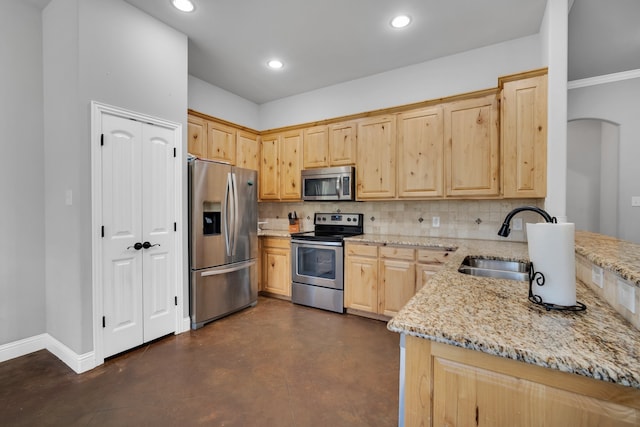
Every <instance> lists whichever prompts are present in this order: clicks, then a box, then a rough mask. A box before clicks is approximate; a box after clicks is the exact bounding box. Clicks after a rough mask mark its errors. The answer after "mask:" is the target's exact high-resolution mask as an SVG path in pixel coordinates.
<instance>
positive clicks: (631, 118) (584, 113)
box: [568, 72, 640, 243]
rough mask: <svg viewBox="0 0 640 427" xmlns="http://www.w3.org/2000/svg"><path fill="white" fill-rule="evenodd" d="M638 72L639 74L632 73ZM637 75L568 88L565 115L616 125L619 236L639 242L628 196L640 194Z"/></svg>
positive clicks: (637, 218)
mask: <svg viewBox="0 0 640 427" xmlns="http://www.w3.org/2000/svg"><path fill="white" fill-rule="evenodd" d="M636 74H638V75H640V72H639V73H636ZM638 94H640V77H636V78H631V79H627V80H622V81H614V82H605V83H602V84H595V85H592V86H585V87H577V88H573V89H571V90H569V97H568V118H569V120H575V119H602V120H606V121H609V122H612V123H617V124H619V130H620V137H619V140H620V141H619V150H620V157H619V165H620V166H619V171H618V173H619V195H620V199H619V205H618V219H619V225H618V230H619V237H620V238H621V239H624V240H628V241H631V242H634V243H640V208H638V207H631V197H632V196H640V169H639V168H638V164H637V163H638V160H639V159H640V104H638Z"/></svg>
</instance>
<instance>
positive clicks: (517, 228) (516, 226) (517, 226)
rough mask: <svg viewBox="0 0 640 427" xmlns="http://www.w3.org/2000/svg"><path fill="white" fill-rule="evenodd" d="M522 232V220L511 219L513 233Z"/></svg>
mask: <svg viewBox="0 0 640 427" xmlns="http://www.w3.org/2000/svg"><path fill="white" fill-rule="evenodd" d="M520 230H522V218H514V219H513V231H520Z"/></svg>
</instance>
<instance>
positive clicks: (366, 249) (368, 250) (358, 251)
mask: <svg viewBox="0 0 640 427" xmlns="http://www.w3.org/2000/svg"><path fill="white" fill-rule="evenodd" d="M346 252H347V256H349V255H358V256H366V257H374V258H376V257H377V256H378V247H377V246H375V245H358V244H354V243H347V245H346Z"/></svg>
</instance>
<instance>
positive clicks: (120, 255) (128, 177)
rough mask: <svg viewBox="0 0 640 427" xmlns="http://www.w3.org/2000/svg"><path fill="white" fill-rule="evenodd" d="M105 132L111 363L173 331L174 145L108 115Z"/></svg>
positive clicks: (159, 133) (165, 132)
mask: <svg viewBox="0 0 640 427" xmlns="http://www.w3.org/2000/svg"><path fill="white" fill-rule="evenodd" d="M102 133H103V135H104V136H103V141H104V145H103V146H102V153H101V155H102V195H103V199H102V212H103V214H102V219H103V224H104V237H103V239H102V241H103V272H104V276H103V296H104V297H103V306H104V322H103V324H104V328H103V331H104V335H103V343H104V357H109V356H112V355H114V354H117V353H120V352H122V351H125V350H128V349H130V348H133V347H136V346H139V345H141V344H143V343H145V342H148V341H151V340H154V339H156V338H159V337H161V336H163V335H166V334H169V333H171V332H174V331H175V300H174V299H175V286H176V285H175V281H176V271H175V264H176V256H175V250H174V248H175V240H174V239H175V231H174V222H175V212H174V206H175V181H174V178H175V177H174V170H175V168H174V166H175V165H174V163H173V162H175V158H174V157H173V155H174V152H173V150H174V146H175V142H174V140H173V138H174V133H173V131H171V130H169V129H167V128H163V127H161V126H155V125H151V124H147V123H141V122H137V121H134V120H130V119H128V118H121V117H117V116H113V115H109V114H106V113H104V114H103V115H102ZM136 244H138V245H137V246H136ZM136 247H137V249H136Z"/></svg>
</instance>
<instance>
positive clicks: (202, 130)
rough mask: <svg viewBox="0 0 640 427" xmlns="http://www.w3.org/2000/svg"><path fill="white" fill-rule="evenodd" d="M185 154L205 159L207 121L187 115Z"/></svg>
mask: <svg viewBox="0 0 640 427" xmlns="http://www.w3.org/2000/svg"><path fill="white" fill-rule="evenodd" d="M187 134H188V139H189V141H188V143H187V152H189V153H190V154H193V155H194V156H196V157H200V158H202V159H206V158H207V121H206V120H204V119H202V118H200V117H196V116H192V115H189V120H188V131H187Z"/></svg>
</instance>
